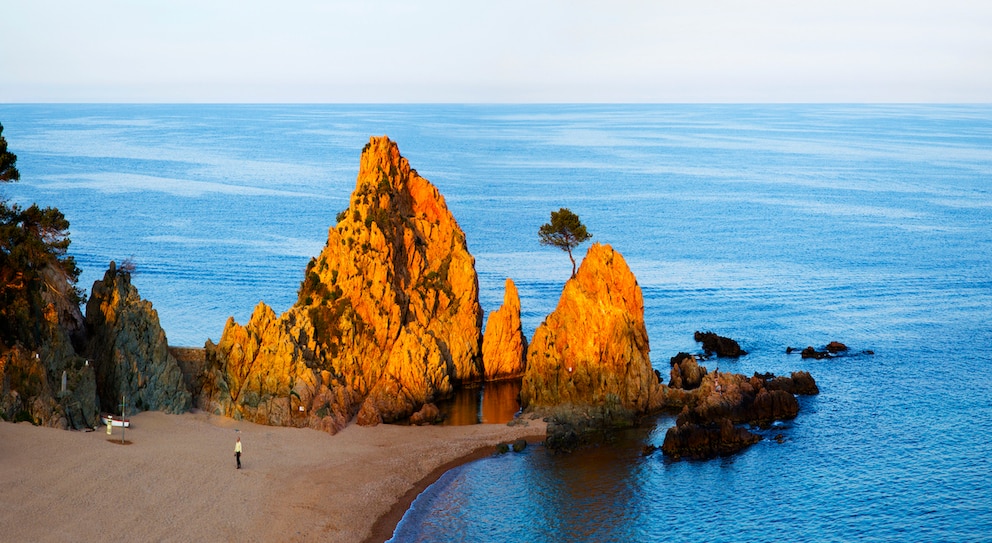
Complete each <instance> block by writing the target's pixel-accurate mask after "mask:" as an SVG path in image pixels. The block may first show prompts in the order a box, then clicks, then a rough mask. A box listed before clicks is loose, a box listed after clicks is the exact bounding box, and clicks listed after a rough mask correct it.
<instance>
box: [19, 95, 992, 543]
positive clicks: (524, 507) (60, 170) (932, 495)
mask: <svg viewBox="0 0 992 543" xmlns="http://www.w3.org/2000/svg"><path fill="white" fill-rule="evenodd" d="M0 122H2V123H3V125H4V136H5V137H6V138H7V139H8V141H9V142H10V147H11V150H13V151H14V152H15V153H17V154H18V157H19V159H18V166H19V168H20V170H21V174H22V181H21V182H20V183H17V184H14V185H9V186H4V187H0V191H3V194H4V195H5V196H7V197H9V198H12V199H13V200H15V201H18V202H21V203H29V202H32V201H38V202H40V203H42V204H46V205H54V206H57V207H59V208H60V209H62V210H63V212H65V214H66V216H67V217H68V218H69V220H70V221H71V223H72V229H71V230H72V240H73V245H72V247H71V251H72V252H73V254H74V255H76V257H77V260H78V261H79V263H80V266H81V267H82V268H83V269H84V275H83V279H82V281H81V286H83V287H88V286H89V285H90V284H91V283H92V281H93V280H94V279H96V278H98V277H100V276H101V275H102V272H103V270H104V269H105V268H106V265H107V262H108V261H109V260H110V259H117V260H118V261H120V260H122V259H124V258H131V259H132V260H133V261H134V263H135V265H136V266H137V273H136V274H135V276H134V278H133V280H134V283H135V284H136V285H137V286H138V288H139V289H140V291H141V293H142V295H143V296H145V297H147V298H148V299H150V300H151V301H152V302H153V303H154V305H155V307H156V309H157V310H158V311H159V315H160V318H161V320H162V323H163V326H164V327H165V329H166V332H167V334H168V336H169V340H170V342H171V343H172V344H174V345H200V344H202V343H203V341H204V340H206V339H207V338H208V337H209V338H213V339H214V340H216V339H218V337H219V335H220V332H221V330H222V328H223V325H224V321H225V320H226V318H227V317H228V316H229V315H233V316H234V317H235V318H236V319H237V320H238V321H239V322H244V321H246V320H247V318H248V316H249V315H250V314H251V310H252V308H253V307H254V305H255V304H256V303H257V302H258V301H259V300H260V299H261V300H265V301H266V302H267V303H269V304H271V305H272V306H273V307H274V308H275V309H276V310H277V311H282V310H285V309H286V308H287V307H289V305H290V304H291V303H292V302H293V300H295V294H296V289H297V287H298V282H299V280H300V279H301V278H302V271H303V268H304V266H305V265H306V262H307V260H308V259H309V258H310V257H311V256H313V255H315V254H317V253H318V252H319V251H320V249H321V247H322V246H323V243H324V241H325V239H326V233H327V228H328V227H329V226H330V225H332V224H333V222H334V216H335V215H336V214H337V212H338V211H340V210H341V209H343V208H344V207H345V206H346V205H347V199H348V196H349V194H350V191H351V190H352V188H353V187H354V179H355V174H356V172H357V166H358V156H359V153H360V150H361V148H362V146H363V145H364V144H365V142H366V141H367V140H368V137H369V135H371V134H388V135H389V136H390V137H392V138H394V139H395V140H396V141H397V142H398V143H399V145H400V149H401V151H402V152H403V154H404V155H405V156H406V157H407V158H409V159H410V162H411V164H412V165H413V167H415V168H417V169H418V171H419V172H420V173H421V174H422V175H424V176H425V177H427V178H428V179H430V180H431V181H432V182H433V183H434V184H436V185H437V186H438V187H439V189H440V190H441V192H442V193H443V194H444V195H445V197H446V199H447V201H448V204H449V207H450V208H451V209H452V212H453V213H454V215H455V217H456V218H457V219H458V221H459V223H460V224H461V226H462V228H463V229H464V230H465V232H466V237H467V240H468V244H469V249H470V250H471V251H472V253H473V254H474V255H475V257H476V267H477V269H478V271H479V277H480V289H481V299H482V303H483V307H484V309H485V310H486V311H493V310H495V309H496V308H497V307H498V305H499V304H500V303H501V301H502V295H503V293H502V287H503V281H504V279H505V278H506V277H508V276H509V277H512V278H513V279H514V281H515V282H516V283H517V286H518V288H519V291H520V294H521V299H522V300H521V301H522V307H523V319H524V327H525V332H526V333H527V334H528V335H529V334H531V333H532V332H533V330H534V328H536V326H537V325H538V324H539V323H540V321H541V320H542V319H543V318H544V316H545V315H547V314H548V313H549V312H550V311H551V310H552V309H553V308H554V306H555V304H556V303H557V298H558V295H559V294H560V292H561V287H562V285H563V283H564V281H565V279H566V278H567V276H568V273H569V271H570V265H569V263H568V259H567V257H566V256H565V255H564V254H563V253H560V252H557V251H553V250H551V249H547V248H544V247H541V246H540V245H538V243H537V235H536V233H537V228H538V227H539V225H540V224H541V223H543V222H545V221H547V220H548V216H549V213H550V211H551V210H555V209H557V208H559V207H563V206H564V207H569V208H571V209H572V210H573V211H575V212H577V213H578V214H579V215H580V217H581V218H582V220H583V221H584V222H585V223H586V224H587V226H588V227H589V230H590V232H592V233H593V234H594V240H596V241H600V242H603V243H610V244H612V245H613V246H614V247H615V248H617V249H618V250H619V251H620V252H621V253H622V254H623V255H624V257H625V258H626V260H627V262H628V263H629V265H630V267H631V269H632V270H633V271H634V273H635V275H636V276H637V278H638V282H639V284H640V286H641V288H642V289H643V292H644V298H645V320H646V322H647V326H648V333H649V336H650V341H651V348H652V360H653V361H654V364H655V366H656V367H657V368H659V369H660V370H661V371H663V372H667V364H668V362H667V361H668V358H669V357H670V356H672V355H673V354H675V353H676V352H678V351H691V350H696V349H698V347H697V344H696V343H695V342H694V341H693V340H692V332H693V331H694V330H705V329H711V330H713V331H716V332H718V333H720V334H722V335H727V336H730V337H733V338H735V339H737V340H739V341H740V342H741V343H742V346H743V347H744V348H745V349H747V350H748V351H750V353H751V354H749V355H748V356H747V357H745V358H743V359H741V360H740V361H737V362H729V361H728V362H724V361H721V367H720V369H721V370H727V371H735V372H741V373H750V372H753V371H761V372H763V371H772V372H776V373H786V372H788V371H792V370H799V369H803V370H808V371H810V372H811V373H812V374H813V376H814V377H815V378H816V379H817V382H818V383H819V384H820V389H821V394H820V395H819V396H816V397H812V398H804V399H802V400H801V404H802V411H801V413H800V415H799V417H798V418H797V419H795V420H794V421H790V422H787V423H785V424H784V425H782V426H781V427H780V428H776V429H774V430H773V431H774V432H775V433H782V434H783V435H784V437H785V442H784V443H782V444H779V443H776V442H775V441H773V440H766V441H763V442H761V443H759V444H757V445H756V446H754V447H752V448H751V449H749V450H747V451H745V452H744V453H741V454H739V455H736V456H734V457H731V458H727V459H720V460H714V461H709V462H674V463H673V462H669V461H667V460H665V459H664V458H663V457H662V456H661V455H660V454H657V453H656V454H655V455H651V456H647V457H642V456H640V451H641V446H642V445H643V444H645V443H653V444H659V445H660V443H661V441H662V439H663V436H664V431H665V429H666V428H667V427H668V426H669V425H670V424H671V421H670V420H669V419H667V418H665V417H662V418H661V419H659V420H658V421H657V427H656V428H654V427H651V426H649V427H648V428H645V429H642V430H640V431H637V432H631V434H630V435H628V436H626V437H625V438H624V439H622V440H620V442H619V443H618V444H616V445H615V446H612V447H600V448H595V449H591V450H587V451H583V452H580V453H577V454H575V455H572V456H568V457H554V456H549V455H547V454H545V453H544V452H543V451H542V450H540V449H534V450H530V451H528V452H527V453H525V454H523V455H516V456H512V455H511V456H504V457H499V458H494V459H486V460H482V461H478V462H474V463H471V464H468V465H466V466H463V467H461V468H458V469H456V470H453V471H452V472H450V473H449V474H448V475H446V476H445V477H444V478H443V479H442V480H441V481H439V482H438V483H437V484H436V485H434V486H432V487H431V488H430V489H429V490H428V491H427V492H425V493H424V495H423V496H422V497H421V498H420V499H419V500H418V501H417V503H416V504H415V506H414V508H413V509H412V510H411V511H410V512H409V513H408V515H407V517H406V518H405V519H404V521H403V522H402V523H401V525H400V527H399V530H398V532H397V535H396V540H398V541H443V540H451V539H452V535H451V534H459V537H458V539H462V540H466V541H505V540H528V541H563V540H572V541H653V540H662V541H758V540H775V541H850V540H865V541H983V540H984V541H990V540H992V483H990V482H989V481H990V478H989V473H990V471H989V468H988V462H989V458H990V457H992V445H990V443H992V442H990V438H989V436H990V435H992V386H990V376H989V371H990V368H992V364H990V362H992V354H990V352H992V351H990V349H989V347H990V346H992V325H990V323H992V107H990V106H884V105H882V106H874V105H873V106H843V105H837V106H743V105H729V106H697V105H685V106H544V105H542V106H189V105H181V106H165V105H162V106H143V105H133V106H114V105H94V106H80V105H58V106H54V105H0ZM834 339H836V340H840V341H843V342H845V343H847V344H848V345H850V346H851V347H852V348H854V349H855V350H858V351H860V350H863V349H871V350H873V351H875V353H876V354H875V355H874V356H854V357H848V358H841V359H836V360H829V361H804V360H801V359H799V358H798V356H796V355H792V356H789V355H786V354H785V352H784V351H785V347H786V346H794V347H804V346H806V345H822V344H825V343H826V342H828V341H830V340H834ZM711 369H712V368H711Z"/></svg>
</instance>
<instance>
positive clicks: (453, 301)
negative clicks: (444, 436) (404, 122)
mask: <svg viewBox="0 0 992 543" xmlns="http://www.w3.org/2000/svg"><path fill="white" fill-rule="evenodd" d="M337 219H338V220H337V224H336V225H335V226H334V227H332V228H330V230H329V232H328V239H327V244H326V246H325V247H324V249H323V251H322V252H321V253H320V255H319V256H317V257H316V258H314V259H312V260H311V261H310V263H309V264H308V265H307V268H306V271H305V272H304V277H303V281H302V283H301V285H300V291H299V296H298V299H297V302H296V304H295V305H294V306H293V307H291V308H290V309H289V310H288V311H286V313H284V314H283V315H281V316H279V317H276V316H275V314H274V312H272V310H271V309H269V308H268V307H267V306H265V305H264V304H259V307H258V308H256V310H255V313H254V315H253V316H252V319H251V320H250V321H249V322H248V324H247V325H245V326H241V325H238V324H237V323H235V322H234V321H233V320H229V321H228V323H227V326H226V327H225V329H224V332H223V335H222V337H221V340H220V341H219V342H218V343H217V344H216V345H214V344H212V343H210V342H208V344H207V362H206V367H207V373H208V374H209V375H210V377H209V378H208V379H205V380H204V385H203V388H202V391H201V403H203V404H204V405H205V407H207V408H209V409H211V410H212V411H215V412H219V413H223V414H226V415H233V416H242V417H249V418H251V419H252V420H255V421H257V422H264V423H267V424H284V425H294V426H311V427H320V428H324V429H327V430H329V431H335V430H336V429H339V428H340V427H342V426H343V424H344V423H345V422H346V421H347V420H348V418H350V417H351V416H354V415H356V414H357V421H358V423H359V424H366V425H368V424H377V423H380V422H391V421H397V420H401V419H406V418H407V417H409V416H410V415H412V414H413V413H415V412H419V411H421V410H422V409H423V407H424V406H425V405H428V404H432V403H433V402H434V401H436V400H438V399H441V398H444V397H446V396H448V395H449V394H450V393H451V391H452V387H453V386H454V385H455V384H456V383H461V382H471V381H478V380H481V379H482V378H483V376H484V370H483V366H482V357H481V343H482V337H481V336H482V329H481V328H482V308H481V306H480V305H479V300H478V298H479V286H478V277H477V275H476V272H475V259H474V258H473V257H472V256H471V255H470V254H469V252H468V247H467V245H466V242H465V234H464V233H463V232H462V230H461V228H460V227H459V226H458V224H457V222H456V221H455V219H454V217H453V216H452V214H451V212H450V211H449V210H448V208H447V205H446V204H445V200H444V198H443V197H442V196H441V194H440V193H439V192H438V190H437V188H436V187H434V185H432V184H431V183H430V182H429V181H427V180H426V179H424V178H423V177H421V176H420V175H419V174H417V172H416V170H413V169H411V168H410V164H409V162H408V161H407V160H406V159H405V158H403V157H402V156H401V155H400V152H399V148H398V147H397V145H396V144H395V143H393V142H392V141H390V140H389V139H388V138H386V137H373V138H371V140H370V141H369V143H368V145H366V146H365V148H364V149H363V150H362V156H361V160H360V166H359V172H358V177H357V181H356V185H355V190H354V192H353V193H352V195H351V200H350V203H349V206H348V208H347V209H346V210H344V211H343V212H341V213H340V214H339V215H338V217H337ZM301 407H302V410H300V408H301ZM289 412H291V413H292V414H293V415H292V416H288V415H287V414H286V413H289Z"/></svg>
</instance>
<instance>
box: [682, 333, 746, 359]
mask: <svg viewBox="0 0 992 543" xmlns="http://www.w3.org/2000/svg"><path fill="white" fill-rule="evenodd" d="M693 338H695V340H696V341H698V342H700V343H702V344H703V351H704V352H705V353H706V356H707V357H709V356H711V355H714V354H715V355H717V356H718V357H721V358H737V357H741V356H744V355H746V354H747V351H745V350H743V349H741V346H740V344H739V343H737V342H736V341H735V340H733V339H730V338H729V337H723V336H720V335H717V334H714V333H713V332H699V331H696V333H695V334H693Z"/></svg>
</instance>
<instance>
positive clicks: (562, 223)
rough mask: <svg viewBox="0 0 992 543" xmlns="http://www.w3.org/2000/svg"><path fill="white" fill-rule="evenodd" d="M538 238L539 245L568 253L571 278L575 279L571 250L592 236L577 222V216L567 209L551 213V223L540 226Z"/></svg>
mask: <svg viewBox="0 0 992 543" xmlns="http://www.w3.org/2000/svg"><path fill="white" fill-rule="evenodd" d="M538 236H540V238H541V245H551V246H553V247H558V248H559V249H561V250H562V251H565V252H567V253H568V258H569V260H571V261H572V277H575V257H573V256H572V249H574V248H576V247H578V246H579V245H580V244H581V243H583V242H585V241H586V240H588V239H589V238H591V237H592V234H590V233H589V232H588V231H586V225H584V224H582V221H580V220H579V216H578V215H576V214H575V213H572V211H571V210H570V209H568V208H567V207H563V208H561V209H559V210H558V211H552V212H551V222H549V223H545V224H543V225H541V229H540V230H539V231H538Z"/></svg>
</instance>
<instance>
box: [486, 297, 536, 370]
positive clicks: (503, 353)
mask: <svg viewBox="0 0 992 543" xmlns="http://www.w3.org/2000/svg"><path fill="white" fill-rule="evenodd" d="M526 361H527V338H525V337H524V332H523V328H522V326H521V324H520V295H519V294H518V293H517V286H516V285H515V284H514V283H513V280H512V279H507V280H506V289H505V292H504V294H503V305H502V306H500V308H499V309H497V310H496V311H494V312H493V313H490V314H489V319H488V320H487V321H486V332H485V334H483V336H482V365H483V367H484V368H485V374H486V379H487V380H490V381H491V380H496V379H507V378H513V377H520V376H522V375H523V373H524V368H525V367H526V364H525V363H526Z"/></svg>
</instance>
